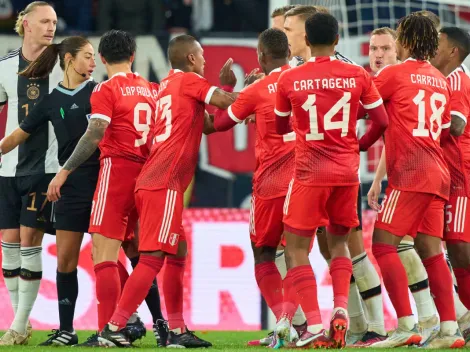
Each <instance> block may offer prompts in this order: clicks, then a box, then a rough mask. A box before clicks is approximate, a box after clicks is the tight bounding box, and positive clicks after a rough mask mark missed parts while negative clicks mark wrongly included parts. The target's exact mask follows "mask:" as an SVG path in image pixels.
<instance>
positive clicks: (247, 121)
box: [245, 114, 256, 125]
mask: <svg viewBox="0 0 470 352" xmlns="http://www.w3.org/2000/svg"><path fill="white" fill-rule="evenodd" d="M255 122H256V115H255V114H253V115H250V116H248V117H247V118H246V119H245V125H249V124H250V123H255Z"/></svg>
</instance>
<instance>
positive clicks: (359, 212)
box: [356, 184, 362, 230]
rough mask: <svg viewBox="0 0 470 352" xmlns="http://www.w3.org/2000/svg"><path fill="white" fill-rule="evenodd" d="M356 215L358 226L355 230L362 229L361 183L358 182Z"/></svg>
mask: <svg viewBox="0 0 470 352" xmlns="http://www.w3.org/2000/svg"><path fill="white" fill-rule="evenodd" d="M357 217H358V218H359V226H358V227H356V230H362V185H361V184H359V194H358V195H357Z"/></svg>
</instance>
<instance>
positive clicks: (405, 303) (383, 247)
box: [372, 243, 413, 318]
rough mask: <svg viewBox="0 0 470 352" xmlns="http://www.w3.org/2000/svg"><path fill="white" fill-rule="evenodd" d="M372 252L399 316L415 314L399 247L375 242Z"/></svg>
mask: <svg viewBox="0 0 470 352" xmlns="http://www.w3.org/2000/svg"><path fill="white" fill-rule="evenodd" d="M372 253H373V254H374V257H375V259H376V260H377V264H379V267H380V271H381V273H382V278H383V281H384V285H385V288H386V289H387V292H388V296H389V297H390V300H391V301H392V304H393V307H394V308H395V311H396V313H397V317H398V318H402V317H407V316H410V315H412V314H413V311H412V310H411V304H410V298H409V296H408V277H407V276H406V271H405V267H404V266H403V264H402V263H401V260H400V257H399V256H398V252H397V248H396V247H395V246H392V245H390V244H383V243H373V244H372Z"/></svg>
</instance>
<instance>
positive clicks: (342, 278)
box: [275, 13, 388, 347]
mask: <svg viewBox="0 0 470 352" xmlns="http://www.w3.org/2000/svg"><path fill="white" fill-rule="evenodd" d="M305 29H306V37H307V38H306V40H307V42H308V44H309V46H310V49H311V53H312V58H311V59H310V60H309V61H308V62H307V63H305V64H304V65H302V66H299V67H296V68H292V69H290V70H288V71H286V72H284V73H282V74H281V76H280V77H279V80H278V84H277V99H276V108H275V112H276V115H277V132H278V133H279V134H285V133H286V132H288V131H289V117H290V116H291V113H293V115H294V119H295V121H294V122H293V123H292V125H293V126H294V131H295V134H296V146H295V153H296V156H295V168H294V178H293V180H292V181H291V183H290V184H289V190H288V193H287V196H286V201H285V205H284V219H283V222H284V235H285V237H286V242H287V243H286V260H287V266H288V272H287V276H286V278H285V280H284V290H285V293H284V306H283V313H282V316H281V319H280V320H279V321H278V324H277V326H276V330H275V332H276V336H277V337H278V338H279V341H280V342H281V343H282V341H285V340H288V341H289V340H291V338H292V334H291V319H292V316H293V314H294V312H295V309H296V308H297V304H296V301H297V300H298V301H299V303H300V304H301V306H302V309H303V311H304V312H305V315H306V317H307V323H308V328H307V331H306V332H304V334H302V336H301V337H300V339H299V341H298V342H297V346H298V347H302V346H307V345H313V346H314V347H320V346H323V347H325V346H334V347H344V346H345V344H346V341H345V335H346V330H347V325H348V315H347V301H348V294H349V281H350V278H351V274H352V263H351V259H350V255H349V250H348V234H349V232H350V230H351V228H354V227H356V226H358V224H359V220H358V215H357V194H358V187H359V177H358V169H359V151H360V150H367V149H368V148H369V147H370V146H371V145H372V144H373V143H374V142H375V141H376V140H377V139H378V138H380V136H381V135H382V133H383V132H384V130H385V129H386V127H387V125H388V118H387V114H386V112H385V108H384V107H383V104H382V99H381V98H380V95H379V93H378V92H377V89H376V88H375V86H374V84H373V82H372V79H371V77H370V75H369V74H368V73H367V72H366V71H365V70H364V69H363V68H362V67H360V66H357V65H353V64H350V63H346V62H342V61H340V60H338V59H336V58H335V56H334V54H335V46H336V45H337V43H338V22H337V20H336V19H335V18H334V17H333V16H332V15H330V14H325V13H317V14H315V15H313V16H312V17H310V18H309V19H307V21H306V23H305ZM360 102H362V103H363V104H364V107H365V109H367V110H368V112H369V116H370V119H371V121H372V126H371V129H370V130H369V131H368V132H367V133H366V134H365V135H364V136H363V137H362V138H361V139H360V140H359V142H358V140H357V136H356V117H357V112H358V108H359V105H360ZM320 226H327V238H328V245H329V248H330V252H331V256H332V261H331V265H330V273H331V276H332V280H333V292H334V311H333V315H332V319H331V327H330V333H329V336H327V335H326V332H325V330H324V329H323V325H322V322H321V315H320V309H319V306H318V299H317V288H316V281H315V276H314V273H313V270H312V267H311V265H310V262H309V259H308V254H309V248H310V242H311V239H312V236H314V235H315V231H316V229H317V228H318V227H320Z"/></svg>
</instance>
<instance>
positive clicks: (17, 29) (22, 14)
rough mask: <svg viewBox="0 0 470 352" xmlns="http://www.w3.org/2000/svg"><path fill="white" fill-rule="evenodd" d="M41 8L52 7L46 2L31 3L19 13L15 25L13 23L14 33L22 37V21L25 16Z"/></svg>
mask: <svg viewBox="0 0 470 352" xmlns="http://www.w3.org/2000/svg"><path fill="white" fill-rule="evenodd" d="M41 6H50V7H52V5H51V4H49V3H48V2H46V1H33V2H32V3H31V4H29V5H28V6H26V7H25V9H24V10H23V11H21V12H20V13H19V14H18V18H17V19H16V23H15V32H16V33H18V35H19V36H20V37H24V27H23V21H24V18H25V16H26V15H27V14H29V13H31V12H33V11H34V10H35V9H36V8H38V7H41Z"/></svg>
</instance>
